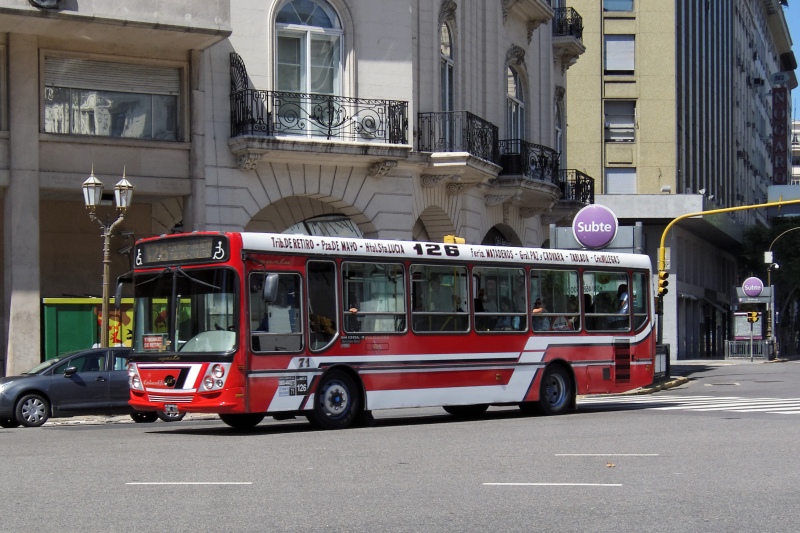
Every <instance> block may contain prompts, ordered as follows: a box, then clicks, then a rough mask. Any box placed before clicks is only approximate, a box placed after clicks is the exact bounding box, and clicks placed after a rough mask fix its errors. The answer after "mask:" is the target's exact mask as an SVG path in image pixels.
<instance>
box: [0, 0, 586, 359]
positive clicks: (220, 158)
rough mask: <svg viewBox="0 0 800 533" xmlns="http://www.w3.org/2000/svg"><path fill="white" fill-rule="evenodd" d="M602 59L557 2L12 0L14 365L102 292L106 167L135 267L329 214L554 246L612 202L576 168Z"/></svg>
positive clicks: (8, 332) (3, 44) (9, 250)
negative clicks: (552, 239) (573, 87)
mask: <svg viewBox="0 0 800 533" xmlns="http://www.w3.org/2000/svg"><path fill="white" fill-rule="evenodd" d="M584 51H585V48H584V46H583V44H582V20H581V17H580V14H579V13H578V12H577V11H575V10H574V9H572V8H571V7H568V6H565V5H561V3H560V2H555V1H552V2H551V1H546V0H489V1H483V0H457V1H454V0H380V1H376V0H263V1H259V2H252V1H249V0H191V1H188V0H186V1H174V0H172V1H169V0H130V1H125V2H105V1H97V0H94V1H92V0H72V1H69V2H68V1H59V0H53V1H49V2H45V1H38V2H36V1H30V2H29V1H27V0H0V58H1V59H2V61H0V70H1V71H2V77H0V83H1V88H2V93H3V96H4V97H5V98H4V99H3V102H8V104H7V105H0V189H2V195H3V199H4V201H3V204H2V209H3V217H2V220H3V229H2V234H3V239H4V247H3V252H2V253H3V258H2V267H3V274H4V280H5V282H4V285H3V294H4V297H5V303H6V305H5V306H4V307H3V309H2V318H3V321H2V324H3V326H4V327H3V328H2V334H3V339H4V344H5V346H6V354H5V363H6V364H5V366H6V368H5V371H6V372H7V373H16V372H20V371H24V370H26V369H27V368H29V367H31V366H32V365H33V364H35V363H37V362H38V361H39V360H40V357H41V355H40V349H39V345H40V338H41V330H40V327H41V325H40V323H41V316H40V314H41V311H40V309H41V299H42V298H43V297H48V296H65V295H78V296H83V295H95V296H97V295H99V291H100V287H101V277H102V274H101V273H102V240H101V239H97V237H98V236H99V235H100V229H99V228H98V226H97V225H96V224H95V223H94V222H92V221H91V220H90V219H89V217H88V216H87V215H86V213H85V209H84V207H83V205H82V197H81V191H80V188H81V183H82V182H83V181H84V180H85V179H86V178H87V177H88V176H89V174H90V173H92V172H93V173H94V174H95V175H96V176H97V177H98V179H100V180H101V181H102V182H103V183H104V185H105V187H106V189H107V191H109V192H110V191H111V190H112V188H113V185H114V183H116V182H117V181H118V180H119V179H120V178H121V177H122V175H123V172H124V175H125V176H126V178H127V179H128V180H129V181H130V182H131V183H132V184H133V185H134V186H135V193H134V197H133V205H132V206H131V207H130V208H129V209H128V211H127V212H126V214H125V219H124V221H123V222H122V224H121V226H120V228H121V231H120V233H119V234H118V235H116V236H115V237H114V239H113V244H112V256H113V257H112V265H111V270H112V277H114V278H116V276H119V275H121V274H123V273H124V272H126V271H127V270H129V268H130V266H131V263H130V256H129V255H127V253H128V251H129V249H130V247H129V246H127V244H130V243H131V242H132V240H133V239H138V238H141V237H146V236H150V235H158V234H163V233H169V232H176V231H203V230H209V231H272V232H283V231H296V229H297V228H298V227H301V226H302V224H303V223H304V222H305V221H308V220H309V219H314V218H315V217H319V216H323V215H335V216H337V217H339V218H340V219H341V220H346V221H347V223H348V224H350V227H352V228H357V231H358V232H359V233H361V234H363V235H365V236H367V237H378V238H383V239H402V240H411V239H416V240H434V241H439V240H441V239H442V238H443V237H444V236H445V235H450V234H452V235H457V236H460V237H463V238H464V239H465V240H466V241H467V242H474V243H486V242H491V243H500V242H502V243H510V244H512V245H524V246H540V245H543V244H546V242H545V241H546V240H547V237H548V227H549V224H551V223H568V222H569V221H570V220H571V217H572V216H573V215H574V213H575V212H577V210H578V209H580V208H581V207H583V206H584V205H586V204H588V203H591V202H592V201H593V193H594V191H593V186H594V180H593V178H592V177H591V176H590V175H588V174H586V173H584V172H580V171H576V170H570V169H568V168H567V166H566V161H567V153H566V151H567V149H566V144H565V139H566V126H567V100H566V92H567V91H566V89H567V87H566V72H567V69H568V68H570V67H571V66H572V65H573V64H575V63H576V61H578V58H579V57H580V56H581V54H583V53H584ZM109 198H110V197H109ZM98 214H99V216H100V219H101V220H104V219H105V217H106V216H108V217H109V219H113V218H114V217H115V216H116V213H115V212H114V208H113V206H106V207H101V208H100V210H99V211H98ZM306 227H308V226H306Z"/></svg>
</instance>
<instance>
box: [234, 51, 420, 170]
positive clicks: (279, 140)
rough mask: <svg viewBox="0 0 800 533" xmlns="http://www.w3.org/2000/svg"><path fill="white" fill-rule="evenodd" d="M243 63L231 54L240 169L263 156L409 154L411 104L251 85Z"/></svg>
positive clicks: (302, 157) (301, 157)
mask: <svg viewBox="0 0 800 533" xmlns="http://www.w3.org/2000/svg"><path fill="white" fill-rule="evenodd" d="M247 79H248V78H247V71H246V69H245V67H244V62H243V61H242V59H241V57H239V56H238V55H237V54H235V53H233V54H231V95H230V99H231V138H230V140H229V141H228V144H229V146H230V147H231V151H232V152H233V153H234V155H236V156H237V157H238V158H239V168H240V169H243V170H248V169H252V168H255V165H257V164H258V161H259V160H260V159H261V157H262V156H263V155H264V154H265V153H267V152H269V153H270V157H271V158H274V159H283V160H298V161H302V162H306V161H307V159H308V157H311V156H317V157H319V158H325V159H328V160H330V159H331V158H336V159H343V158H344V159H351V160H352V161H350V163H352V164H356V163H357V162H358V160H362V162H363V159H364V157H365V156H367V157H368V158H369V159H370V160H373V159H375V157H379V158H384V157H387V158H393V159H398V158H407V157H408V153H409V152H410V151H411V146H409V145H408V144H407V143H408V103H407V102H402V101H395V100H380V99H367V98H350V97H346V96H337V95H328V94H306V93H293V92H284V91H264V90H258V89H251V88H249V87H248V83H247ZM298 152H299V153H300V154H299V155H298Z"/></svg>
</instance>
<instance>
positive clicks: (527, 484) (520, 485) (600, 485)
mask: <svg viewBox="0 0 800 533" xmlns="http://www.w3.org/2000/svg"><path fill="white" fill-rule="evenodd" d="M483 485H490V486H494V487H621V486H622V483H483Z"/></svg>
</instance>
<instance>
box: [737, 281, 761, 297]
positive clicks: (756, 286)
mask: <svg viewBox="0 0 800 533" xmlns="http://www.w3.org/2000/svg"><path fill="white" fill-rule="evenodd" d="M742 290H743V291H744V293H745V294H746V295H747V296H749V297H751V298H755V297H756V296H761V293H762V292H763V291H764V282H763V281H761V280H760V279H758V278H756V277H749V278H747V279H746V280H744V283H742Z"/></svg>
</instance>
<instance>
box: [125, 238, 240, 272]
mask: <svg viewBox="0 0 800 533" xmlns="http://www.w3.org/2000/svg"><path fill="white" fill-rule="evenodd" d="M134 257H135V259H134V264H135V266H136V268H139V267H148V266H159V265H168V264H173V263H187V262H189V263H192V262H194V263H206V262H216V261H220V262H221V261H227V260H228V259H229V258H230V246H229V245H228V239H227V237H224V236H222V235H202V236H192V237H175V238H172V239H162V240H158V241H152V242H143V243H141V244H138V245H137V246H136V252H135V255H134Z"/></svg>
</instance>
